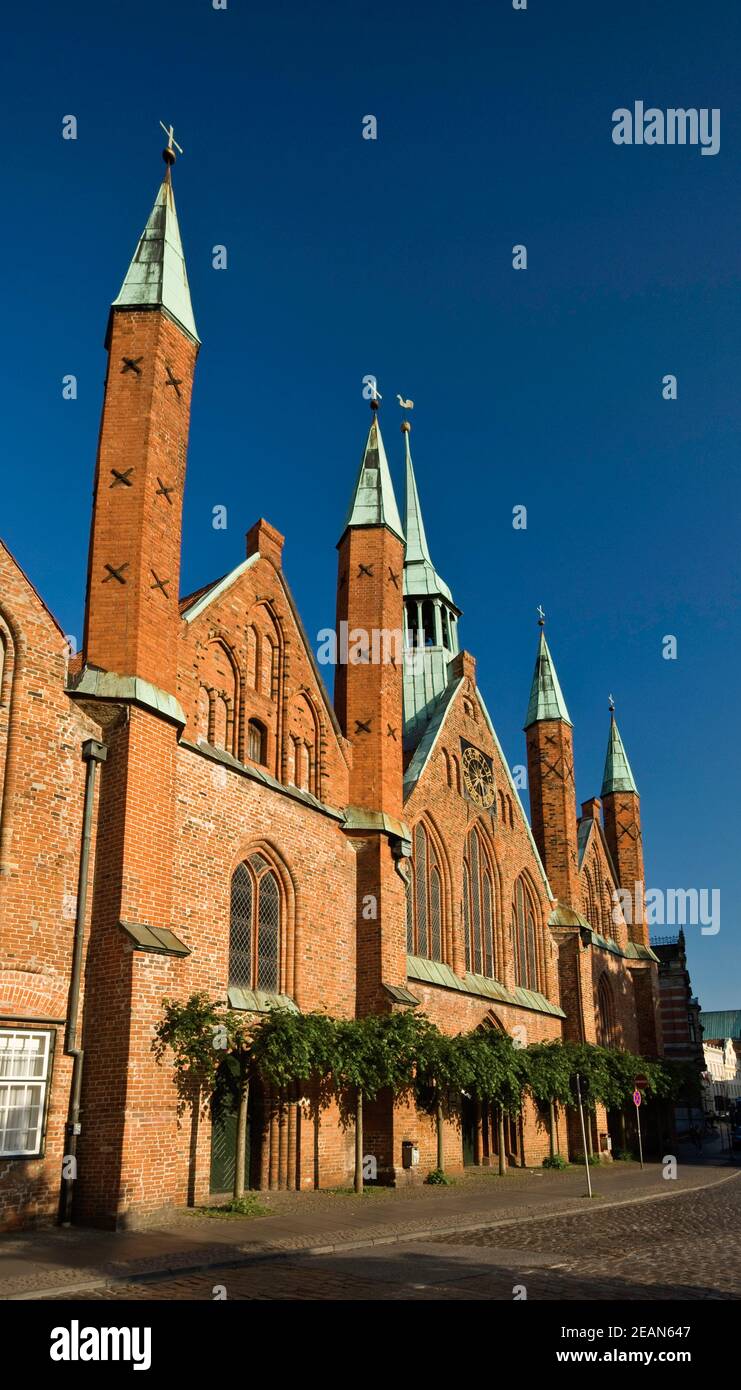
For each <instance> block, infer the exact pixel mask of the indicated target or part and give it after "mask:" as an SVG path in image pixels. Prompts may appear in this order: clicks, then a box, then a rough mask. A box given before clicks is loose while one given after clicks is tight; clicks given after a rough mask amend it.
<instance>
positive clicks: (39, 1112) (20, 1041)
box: [0, 1028, 52, 1158]
mask: <svg viewBox="0 0 741 1390" xmlns="http://www.w3.org/2000/svg"><path fill="white" fill-rule="evenodd" d="M51 1040H52V1034H51V1033H50V1032H49V1031H48V1030H47V1029H37V1028H0V1155H4V1156H6V1157H10V1158H38V1157H39V1155H40V1154H41V1153H42V1150H43V1143H44V1122H45V1119H46V1100H47V1090H48V1086H49V1076H50V1071H51Z"/></svg>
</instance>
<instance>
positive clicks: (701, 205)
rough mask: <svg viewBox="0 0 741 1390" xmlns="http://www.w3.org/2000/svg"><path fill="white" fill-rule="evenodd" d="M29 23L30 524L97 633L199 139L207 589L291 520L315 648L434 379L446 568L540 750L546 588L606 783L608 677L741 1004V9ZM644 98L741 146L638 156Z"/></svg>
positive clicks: (9, 345) (400, 9)
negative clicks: (124, 344) (111, 373)
mask: <svg viewBox="0 0 741 1390" xmlns="http://www.w3.org/2000/svg"><path fill="white" fill-rule="evenodd" d="M608 9H609V13H606V11H608ZM4 27H5V35H4V37H5V39H6V42H7V51H6V55H5V60H4V64H5V67H4V73H3V81H2V98H1V99H0V100H1V101H2V105H3V106H4V107H5V110H4V113H3V128H4V131H5V138H4V145H3V155H4V160H3V163H4V179H3V185H4V186H3V193H4V202H5V208H6V215H5V217H4V218H3V221H2V228H1V229H0V237H2V241H3V247H2V255H3V265H4V267H5V270H6V286H5V293H4V299H3V311H4V319H5V333H4V358H5V360H4V379H5V382H6V387H8V386H9V387H10V389H9V390H8V391H6V403H5V409H4V413H3V434H4V444H5V458H6V464H5V468H4V470H3V474H4V486H3V491H2V514H1V516H0V529H1V530H2V534H3V537H4V538H5V539H6V540H7V542H8V544H9V545H10V547H11V549H12V550H13V551H14V553H15V554H16V556H17V557H18V559H19V560H20V562H21V563H22V564H23V566H24V567H25V568H26V570H27V572H28V573H29V575H30V576H31V578H32V579H33V581H34V582H35V584H36V585H37V587H38V588H39V590H40V591H41V593H42V595H43V596H44V598H45V599H46V601H47V602H48V603H49V605H50V607H51V608H52V610H53V611H54V612H55V614H56V615H57V616H58V618H59V619H60V621H61V622H62V624H63V626H64V627H65V630H67V631H69V632H71V633H75V634H79V633H80V632H81V629H82V604H83V599H84V585H85V565H86V550H87V540H88V527H89V516H90V495H91V484H92V476H93V467H94V461H95V447H96V437H97V429H98V421H99V412H100V405H101V391H102V382H103V376H104V371H105V358H104V352H103V345H102V343H103V335H104V331H105V325H106V317H107V306H108V304H109V303H110V301H111V299H112V298H113V297H114V296H115V294H116V293H117V292H118V289H119V286H120V282H121V280H122V278H123V275H124V272H125V270H126V267H127V265H128V262H129V259H130V257H131V255H132V252H133V250H134V247H135V244H136V241H137V238H138V236H139V233H140V231H141V228H142V226H143V224H144V221H145V219H146V217H147V215H148V213H149V210H150V207H151V204H152V202H153V200H154V196H155V193H156V189H157V185H158V182H159V180H160V177H161V172H162V164H161V160H160V149H161V145H162V140H161V132H160V131H159V127H158V122H159V120H160V119H163V120H165V121H170V120H172V121H173V122H174V124H175V131H176V137H177V138H178V140H179V141H180V143H181V144H182V146H183V147H184V150H185V155H184V157H183V158H182V159H180V160H179V161H178V164H177V167H176V170H175V188H176V196H177V203H178V212H179V216H180V224H181V230H182V234H183V241H184V244H185V250H186V256H187V261H188V269H189V275H190V282H191V291H192V298H193V304H194V310H195V315H196V322H197V324H198V328H199V332H200V335H201V338H202V339H203V348H202V351H201V355H200V360H199V364H198V369H197V381H196V390H195V395H194V403H193V422H192V431H191V444H190V453H189V480H188V487H187V494H186V506H185V533H184V561H183V571H182V587H183V590H184V591H187V590H189V589H193V588H196V587H197V586H198V585H199V584H201V583H204V582H205V581H207V580H208V579H209V578H212V577H214V576H216V575H219V574H222V573H224V572H225V571H226V570H228V569H229V568H231V567H232V566H233V565H234V564H236V563H238V561H239V560H240V559H241V558H242V557H243V554H244V532H245V531H246V530H247V529H248V527H249V526H250V525H251V523H252V522H253V521H254V520H255V519H256V518H257V517H258V516H259V515H264V516H266V517H267V518H268V520H270V521H271V522H273V524H275V525H276V526H278V527H279V529H280V530H281V531H283V532H284V533H285V534H286V536H287V543H286V550H285V564H286V570H287V574H288V578H289V580H290V581H291V582H292V584H293V587H294V591H295V593H296V596H297V599H298V602H299V605H300V608H301V611H302V614H303V617H304V620H305V622H306V625H307V628H308V630H309V632H310V633H311V634H314V633H316V632H317V631H318V630H319V629H320V628H321V627H324V626H327V625H330V624H331V623H332V622H333V619H334V592H335V567H336V555H335V550H334V547H335V544H336V541H337V540H338V537H339V531H340V527H341V524H342V521H343V518H344V514H345V509H346V506H347V503H348V498H349V494H350V490H351V487H352V483H353V480H354V476H355V473H356V470H357V466H358V461H359V456H360V452H361V448H362V444H363V441H364V436H365V432H366V430H367V426H368V409H367V404H366V403H365V402H364V401H363V399H362V395H361V390H362V378H363V376H364V375H365V374H367V373H374V374H376V375H377V377H378V382H379V386H380V389H381V391H382V393H383V394H384V407H383V410H382V416H381V421H382V429H383V432H384V437H385V441H386V447H387V452H388V454H389V457H390V460H391V462H392V467H393V468H394V470H395V479H396V481H397V484H398V485H399V494H400V502H401V459H402V441H401V436H400V434H399V424H400V421H401V413H400V412H399V410H398V409H397V407H396V404H395V396H396V393H397V392H400V393H402V395H405V396H410V397H411V398H412V399H413V400H414V401H415V409H414V413H413V416H412V420H413V435H412V445H413V453H414V458H415V465H416V469H417V474H418V483H419V488H420V493H421V497H422V504H423V508H424V514H425V521H426V525H427V531H428V536H429V539H430V543H431V547H432V552H433V558H434V560H435V563H436V565H437V567H438V569H439V570H440V572H441V573H442V575H443V576H444V578H445V579H446V580H447V582H448V583H449V584H450V585H451V587H452V589H453V594H454V597H455V598H456V600H457V602H458V604H459V605H460V607H461V608H462V609H463V610H464V619H463V621H462V624H461V637H462V639H463V640H464V642H465V645H466V647H467V648H468V649H470V650H471V651H473V652H474V653H475V655H476V656H477V658H478V662H479V679H480V684H481V686H482V690H483V692H484V696H485V698H486V700H487V704H488V706H489V709H490V711H491V713H492V715H493V718H494V720H495V723H496V725H497V728H498V731H499V734H500V737H501V739H502V742H503V744H504V748H505V751H506V753H507V756H508V758H509V760H510V762H511V763H519V762H523V761H524V738H523V735H522V732H521V730H522V723H523V720H524V712H525V708H526V705H527V696H528V689H529V683H530V678H531V674H532V667H533V662H534V657H535V648H536V641H537V628H536V614H535V608H536V605H537V604H538V603H542V604H543V605H544V607H545V609H546V611H547V615H548V628H547V632H548V638H549V642H550V645H551V649H552V651H553V654H554V657H555V660H556V663H557V667H558V672H559V676H560V679H561V684H562V686H563V689H564V693H565V696H566V700H567V703H568V706H569V709H570V712H571V716H572V719H573V721H574V726H575V742H576V770H577V795H578V797H579V799H580V800H584V799H586V798H587V797H588V796H591V795H595V794H598V792H599V787H600V780H601V774H602V765H603V760H604V752H605V746H606V741H607V733H608V714H607V697H608V694H609V693H610V692H612V693H613V694H614V695H615V698H616V701H617V706H618V718H619V722H620V726H621V730H622V733H623V738H624V741H625V744H626V748H627V751H628V755H629V757H630V759H631V762H632V765H633V770H634V772H635V775H636V779H637V781H638V785H639V788H640V790H641V793H642V809H643V821H644V841H645V848H646V860H647V881H648V884H649V886H651V887H656V888H661V889H667V888H671V887H696V888H698V889H701V888H708V889H710V888H718V889H720V892H721V930H720V932H719V934H718V935H717V936H702V935H701V934H700V932H699V929H698V928H697V927H690V928H689V929H688V932H687V937H688V954H689V964H690V968H691V972H692V979H693V986H694V988H695V989H696V990H697V992H698V993H699V995H700V999H701V1002H702V1004H703V1006H704V1007H706V1008H730V1007H733V1006H737V1005H738V1004H739V1003H741V969H740V968H739V967H740V966H741V947H740V945H739V941H740V936H739V899H740V897H741V892H740V889H741V856H740V855H739V850H738V843H739V826H738V797H737V782H738V777H739V759H738V753H737V738H736V720H737V706H738V699H739V689H741V659H740V657H739V652H740V650H741V646H740V644H739V641H738V632H737V623H738V600H739V592H738V568H739V567H738V527H739V500H740V499H739V444H740V441H741V391H740V390H739V381H740V380H741V194H740V192H739V177H738V169H739V137H740V133H741V121H740V118H739V110H738V53H739V43H740V41H741V7H739V5H738V3H737V0H716V2H715V3H714V4H713V5H711V6H698V5H697V4H696V3H694V0H657V2H656V3H652V4H646V3H645V0H631V2H630V3H624V4H622V5H620V6H619V7H618V6H610V7H607V6H604V5H598V4H595V3H593V0H547V2H546V0H529V5H528V9H527V10H526V11H523V12H518V11H514V10H513V9H512V6H511V3H510V0H482V2H481V3H479V2H478V0H467V2H466V3H464V4H462V5H459V6H457V7H451V6H448V5H442V4H439V3H437V0H427V3H424V4H422V3H416V0H406V2H405V4H404V5H403V6H399V5H396V4H391V3H386V0H379V3H376V4H374V5H373V6H372V7H371V6H359V5H357V6H355V5H352V6H351V5H338V4H328V3H325V4H318V5H313V6H307V5H305V4H296V3H293V0H287V3H284V4H249V5H247V4H242V3H239V0H228V5H227V9H226V10H225V11H215V10H214V9H213V7H212V5H211V2H210V0H179V3H178V5H177V6H173V5H172V4H165V3H162V0H127V3H119V2H118V0H116V2H115V3H111V2H109V3H108V4H106V5H105V6H102V5H100V4H99V3H73V4H70V5H67V6H59V5H57V4H51V3H36V4H34V5H33V6H31V7H26V8H25V10H22V9H21V8H20V7H15V8H14V9H13V10H12V11H9V12H8V15H6V17H5V26H4ZM636 100H643V101H645V102H646V104H647V105H654V106H656V107H659V108H664V109H665V108H667V107H670V106H674V107H676V106H685V107H690V106H693V107H698V108H699V107H711V108H712V107H717V108H719V109H720V111H721V144H720V151H719V153H718V154H717V155H716V156H714V157H704V156H702V155H701V154H700V150H699V149H698V148H697V147H692V146H684V147H679V146H677V147H674V148H670V147H668V146H663V147H661V146H654V147H647V146H643V147H641V148H639V147H618V146H616V145H614V144H613V142H612V139H611V131H612V119H611V117H612V111H613V110H614V109H615V108H617V107H622V106H629V107H632V104H633V102H634V101H636ZM68 114H73V115H75V116H76V117H77V120H78V138H77V140H75V141H65V140H63V139H62V138H61V130H62V117H63V116H64V115H68ZM368 114H373V115H375V116H376V118H377V122H378V138H377V140H375V141H370V140H364V139H363V138H362V120H363V117H364V116H365V115H368ZM516 243H517V244H519V243H524V244H525V245H526V246H527V248H528V269H527V271H521V272H516V271H514V270H513V268H512V247H513V245H515V244H516ZM216 244H223V245H225V246H226V247H227V252H228V269H227V270H226V271H216V270H214V269H213V268H212V264H211V260H212V256H211V252H212V247H213V246H214V245H216ZM67 373H74V374H75V375H76V376H77V378H78V399H77V400H76V401H74V402H71V401H63V400H62V394H61V380H62V377H63V376H64V375H65V374H67ZM667 373H673V374H675V375H676V376H677V379H678V398H677V400H676V401H671V402H669V401H665V400H663V399H662V394H661V389H662V378H663V377H664V376H665V375H666V374H667ZM217 504H224V505H226V506H227V507H228V518H229V524H228V527H227V530H226V531H214V530H213V528H212V526H211V515H212V507H213V506H214V505H217ZM517 505H525V506H526V507H527V509H528V527H527V530H526V531H515V530H514V529H513V527H512V508H513V507H514V506H517ZM667 634H672V635H674V636H675V637H676V639H677V660H675V661H667V660H665V659H663V657H662V639H663V638H664V636H665V635H667ZM667 930H668V929H667Z"/></svg>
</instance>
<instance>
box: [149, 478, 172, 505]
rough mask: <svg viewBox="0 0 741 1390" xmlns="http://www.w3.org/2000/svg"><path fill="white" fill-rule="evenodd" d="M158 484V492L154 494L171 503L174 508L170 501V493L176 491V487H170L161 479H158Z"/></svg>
mask: <svg viewBox="0 0 741 1390" xmlns="http://www.w3.org/2000/svg"><path fill="white" fill-rule="evenodd" d="M157 482H158V483H159V487H158V488H157V491H156V493H155V494H154V495H155V497H164V499H165V501H166V502H170V506H172V502H171V501H170V493H171V492H174V491H175V489H174V487H168V486H167V484H166V483H163V481H162V479H161V478H158V479H157Z"/></svg>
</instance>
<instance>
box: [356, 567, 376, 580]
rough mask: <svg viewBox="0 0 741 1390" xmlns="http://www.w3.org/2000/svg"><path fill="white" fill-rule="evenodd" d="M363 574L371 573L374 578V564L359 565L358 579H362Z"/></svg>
mask: <svg viewBox="0 0 741 1390" xmlns="http://www.w3.org/2000/svg"><path fill="white" fill-rule="evenodd" d="M362 574H367V575H369V576H370V578H371V579H372V578H373V566H372V565H358V579H360V576H361V575H362Z"/></svg>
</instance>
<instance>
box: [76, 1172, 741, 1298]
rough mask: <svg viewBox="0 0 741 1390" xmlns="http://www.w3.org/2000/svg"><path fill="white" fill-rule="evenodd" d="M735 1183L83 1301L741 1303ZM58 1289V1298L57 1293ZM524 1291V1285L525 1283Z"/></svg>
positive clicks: (266, 1262)
mask: <svg viewBox="0 0 741 1390" xmlns="http://www.w3.org/2000/svg"><path fill="white" fill-rule="evenodd" d="M740 1230H741V1180H740V1179H739V1177H731V1178H729V1179H728V1180H725V1181H721V1182H719V1183H717V1184H716V1185H714V1186H712V1187H708V1188H704V1189H702V1190H699V1191H695V1192H693V1191H687V1192H680V1193H678V1194H677V1195H676V1196H672V1197H669V1198H667V1197H658V1198H656V1199H652V1200H649V1201H642V1202H630V1203H626V1204H623V1205H620V1206H612V1207H609V1208H607V1209H600V1205H599V1199H596V1200H595V1201H594V1203H593V1205H592V1206H590V1207H589V1208H588V1209H585V1210H584V1211H583V1212H582V1211H580V1212H578V1213H577V1212H574V1214H569V1215H565V1216H563V1215H562V1216H552V1217H536V1218H535V1219H530V1220H522V1219H515V1220H512V1221H511V1222H507V1223H504V1224H500V1225H498V1226H497V1227H496V1228H495V1229H490V1230H469V1231H461V1232H460V1233H458V1234H453V1235H450V1234H448V1235H444V1236H437V1237H433V1238H426V1239H419V1240H411V1239H410V1240H405V1241H403V1242H402V1243H398V1244H386V1245H376V1246H372V1245H368V1246H364V1247H362V1248H357V1247H356V1248H355V1249H352V1250H348V1251H347V1252H338V1251H335V1252H333V1253H331V1254H326V1255H308V1254H302V1253H300V1252H297V1253H296V1254H292V1255H289V1256H282V1257H277V1258H276V1257H271V1258H262V1259H253V1260H250V1261H246V1262H245V1263H244V1264H242V1265H240V1266H239V1267H234V1266H231V1265H225V1266H221V1267H218V1266H216V1267H211V1268H209V1269H208V1270H205V1271H203V1272H202V1273H193V1274H188V1275H180V1276H178V1275H170V1276H167V1277H158V1278H151V1279H146V1280H141V1281H139V1282H134V1281H132V1282H117V1283H115V1284H110V1285H109V1286H108V1287H105V1288H104V1287H101V1288H99V1289H95V1290H90V1291H89V1292H88V1293H81V1294H79V1295H78V1297H79V1298H81V1299H83V1300H87V1299H94V1300H100V1299H116V1300H119V1299H139V1300H141V1299H144V1300H149V1299H157V1300H167V1301H170V1300H180V1299H185V1300H188V1299H190V1300H194V1299H195V1300H199V1299H200V1300H202V1299H216V1298H220V1297H224V1296H226V1298H228V1299H232V1300H255V1299H262V1300H271V1299H297V1300H312V1299H313V1300H341V1301H347V1300H373V1301H384V1300H402V1301H412V1302H414V1301H426V1300H441V1299H444V1300H465V1299H475V1300H486V1299H489V1300H491V1299H496V1300H512V1299H513V1298H514V1297H515V1292H514V1291H515V1288H516V1287H517V1288H519V1289H520V1290H522V1289H523V1287H524V1290H525V1291H526V1295H527V1298H528V1299H533V1300H537V1299H541V1300H590V1299H598V1300H613V1299H629V1300H634V1301H637V1302H642V1301H654V1300H662V1299H672V1300H681V1301H695V1300H707V1299H713V1300H737V1299H738V1298H739V1296H741V1242H739V1239H738V1233H739V1231H740ZM59 1296H63V1295H62V1294H60V1295H59ZM519 1296H520V1297H522V1292H520V1295H519Z"/></svg>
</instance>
